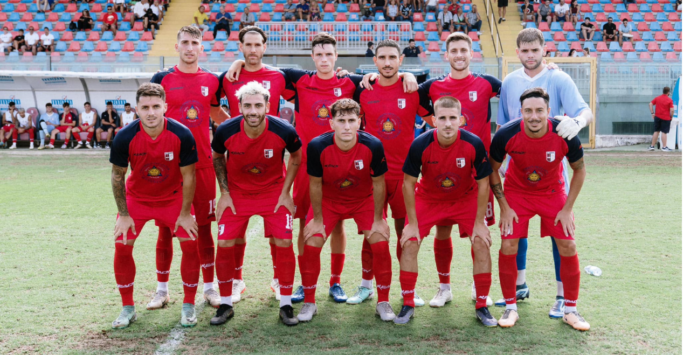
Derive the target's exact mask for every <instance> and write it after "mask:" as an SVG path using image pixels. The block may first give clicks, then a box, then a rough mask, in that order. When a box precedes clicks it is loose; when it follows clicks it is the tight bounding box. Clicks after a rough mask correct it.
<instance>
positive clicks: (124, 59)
mask: <svg viewBox="0 0 690 355" xmlns="http://www.w3.org/2000/svg"><path fill="white" fill-rule="evenodd" d="M129 61H130V59H129V53H127V52H122V53H120V54H119V55H118V56H117V62H118V63H129Z"/></svg>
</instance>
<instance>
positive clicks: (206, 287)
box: [204, 282, 213, 292]
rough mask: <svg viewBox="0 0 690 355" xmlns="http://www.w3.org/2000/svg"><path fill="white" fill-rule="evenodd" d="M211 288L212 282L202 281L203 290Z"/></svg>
mask: <svg viewBox="0 0 690 355" xmlns="http://www.w3.org/2000/svg"><path fill="white" fill-rule="evenodd" d="M208 290H213V282H204V292H206V291H208Z"/></svg>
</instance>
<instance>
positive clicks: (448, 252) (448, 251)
mask: <svg viewBox="0 0 690 355" xmlns="http://www.w3.org/2000/svg"><path fill="white" fill-rule="evenodd" d="M434 257H435V259H436V271H437V272H438V281H439V283H442V284H449V283H450V263H451V261H452V260H453V240H452V239H451V238H448V239H445V240H439V239H436V238H434Z"/></svg>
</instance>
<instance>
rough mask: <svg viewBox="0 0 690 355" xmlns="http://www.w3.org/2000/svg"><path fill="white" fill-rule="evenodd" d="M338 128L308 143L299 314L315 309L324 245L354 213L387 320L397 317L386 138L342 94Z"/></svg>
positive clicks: (335, 111)
mask: <svg viewBox="0 0 690 355" xmlns="http://www.w3.org/2000/svg"><path fill="white" fill-rule="evenodd" d="M330 110H331V115H332V116H331V119H330V126H331V129H333V132H328V133H324V134H322V135H320V136H318V137H316V138H314V139H313V140H312V141H311V142H310V143H309V145H308V146H307V160H308V161H307V173H308V174H309V196H310V198H311V209H310V210H309V212H308V213H307V221H308V222H307V226H306V227H305V229H304V235H305V245H304V252H303V254H302V262H301V264H300V271H301V273H302V287H304V305H303V306H302V309H301V310H300V313H299V315H297V319H299V320H300V321H301V322H307V321H310V320H311V319H312V317H313V316H314V314H316V311H317V309H316V302H315V297H314V296H315V294H316V281H317V280H318V278H319V273H320V272H321V248H322V247H323V245H324V243H325V242H326V238H328V236H329V235H330V234H331V232H332V231H333V229H334V228H335V226H336V224H337V223H338V222H339V221H344V220H346V219H349V218H353V219H354V220H355V223H357V229H358V230H359V233H360V234H364V238H366V240H367V241H368V242H369V244H370V246H371V250H372V254H373V269H374V278H376V288H377V291H378V304H377V305H376V314H377V315H379V316H380V317H381V320H383V321H391V320H393V318H395V313H393V308H391V305H390V303H389V301H388V293H389V291H390V285H391V277H392V272H391V255H390V250H389V248H388V239H389V238H390V231H389V228H388V224H386V219H385V218H383V206H384V203H385V200H386V181H385V178H384V175H385V173H386V171H387V170H388V166H387V164H386V157H385V156H384V153H383V144H381V141H380V140H379V139H378V138H376V137H374V136H372V135H371V134H369V133H366V132H364V131H358V130H357V129H358V128H359V127H360V123H361V120H360V118H359V110H360V107H359V104H357V102H355V101H354V100H352V99H341V100H338V101H336V102H335V103H333V105H331V107H330Z"/></svg>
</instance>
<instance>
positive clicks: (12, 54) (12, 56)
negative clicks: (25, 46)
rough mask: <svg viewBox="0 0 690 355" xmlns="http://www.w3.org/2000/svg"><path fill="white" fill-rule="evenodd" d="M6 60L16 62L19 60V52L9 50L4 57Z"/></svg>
mask: <svg viewBox="0 0 690 355" xmlns="http://www.w3.org/2000/svg"><path fill="white" fill-rule="evenodd" d="M5 61H6V62H9V63H16V62H18V61H19V52H17V51H14V52H10V54H9V55H8V56H7V59H5Z"/></svg>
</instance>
